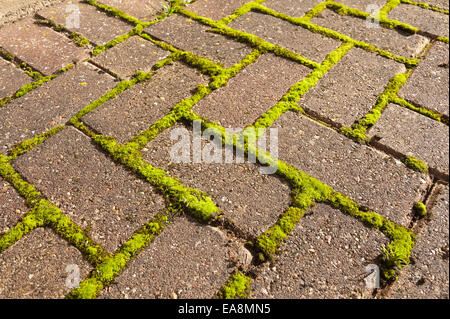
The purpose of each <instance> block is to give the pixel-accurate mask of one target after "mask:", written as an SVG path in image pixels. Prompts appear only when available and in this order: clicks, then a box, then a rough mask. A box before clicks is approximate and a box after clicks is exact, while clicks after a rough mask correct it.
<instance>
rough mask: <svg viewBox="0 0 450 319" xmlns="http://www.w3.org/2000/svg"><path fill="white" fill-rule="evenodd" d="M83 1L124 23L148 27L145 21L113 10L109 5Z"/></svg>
mask: <svg viewBox="0 0 450 319" xmlns="http://www.w3.org/2000/svg"><path fill="white" fill-rule="evenodd" d="M83 1H84V2H86V3H88V4H90V5H93V6H95V7H97V8H99V9H100V10H102V11H104V12H106V13H108V14H109V15H111V16H114V17H117V18H119V19H121V20H123V21H126V22H129V23H132V24H135V25H139V24H142V25H147V23H146V22H143V21H141V20H139V19H137V18H135V17H132V16H130V15H128V14H126V13H125V12H123V11H121V10H119V9H116V8H113V7H111V6H108V5H104V4H100V3H98V2H97V1H94V0H83Z"/></svg>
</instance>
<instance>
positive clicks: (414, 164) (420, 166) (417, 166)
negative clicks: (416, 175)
mask: <svg viewBox="0 0 450 319" xmlns="http://www.w3.org/2000/svg"><path fill="white" fill-rule="evenodd" d="M403 163H405V165H406V166H408V167H409V168H411V169H413V170H415V171H417V172H421V173H425V174H426V173H428V165H427V164H425V163H424V162H423V161H421V160H420V159H418V158H415V157H413V156H409V155H408V156H406V157H405V159H404V160H403Z"/></svg>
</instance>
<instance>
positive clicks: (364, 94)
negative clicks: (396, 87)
mask: <svg viewBox="0 0 450 319" xmlns="http://www.w3.org/2000/svg"><path fill="white" fill-rule="evenodd" d="M405 71H406V69H405V67H404V65H403V64H400V63H396V62H394V61H392V60H388V59H384V58H383V57H380V56H378V55H376V54H373V53H369V52H367V51H364V50H362V49H358V48H354V49H352V50H350V52H348V53H347V55H345V56H344V57H343V58H342V59H341V60H340V61H339V62H338V63H337V65H335V66H334V67H333V68H332V69H331V70H330V71H328V72H327V74H325V76H324V77H322V79H320V80H319V82H318V83H317V84H316V86H314V87H313V88H312V89H310V90H309V91H308V93H307V94H305V96H304V97H303V98H302V99H301V100H300V103H299V104H300V106H301V107H303V108H304V109H305V110H307V111H308V112H310V113H312V114H315V115H317V116H318V117H319V118H322V119H324V120H326V121H331V122H333V123H335V124H337V125H342V126H351V125H352V124H353V123H354V122H355V121H357V120H359V119H361V118H362V117H364V116H365V115H366V114H367V113H369V112H370V110H371V109H372V107H373V106H374V105H375V104H376V102H377V99H378V96H379V95H380V94H381V93H383V91H384V89H385V86H386V85H387V84H388V83H389V81H390V80H391V79H392V77H393V76H394V75H395V74H396V73H402V72H405Z"/></svg>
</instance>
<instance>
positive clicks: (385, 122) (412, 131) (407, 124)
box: [369, 104, 449, 175]
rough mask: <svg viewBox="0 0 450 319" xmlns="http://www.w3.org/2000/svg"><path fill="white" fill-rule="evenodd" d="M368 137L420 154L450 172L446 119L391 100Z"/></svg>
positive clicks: (436, 166)
mask: <svg viewBox="0 0 450 319" xmlns="http://www.w3.org/2000/svg"><path fill="white" fill-rule="evenodd" d="M369 137H370V138H373V137H375V139H376V141H377V142H376V143H377V144H379V145H382V146H384V147H388V149H392V150H394V151H395V152H398V153H400V154H403V155H412V156H414V157H417V158H419V159H421V160H422V161H424V162H425V163H427V164H428V166H429V167H430V168H434V169H437V170H438V171H439V172H441V173H444V174H446V175H448V165H449V149H448V145H449V132H448V126H447V125H445V124H443V123H440V122H438V121H435V120H432V119H430V118H428V117H425V116H423V115H420V114H419V113H415V112H413V111H410V110H408V109H406V108H403V107H400V106H397V105H395V104H389V105H388V107H387V108H386V110H385V111H384V112H383V114H382V116H381V118H380V120H379V121H378V123H377V124H376V125H375V126H374V127H372V128H371V130H370V132H369ZM378 139H380V140H378ZM430 142H431V143H430Z"/></svg>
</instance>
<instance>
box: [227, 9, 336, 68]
mask: <svg viewBox="0 0 450 319" xmlns="http://www.w3.org/2000/svg"><path fill="white" fill-rule="evenodd" d="M229 27H230V28H234V29H238V30H242V31H244V32H247V33H251V34H254V35H256V36H258V37H260V38H263V39H264V40H266V41H268V42H271V43H273V44H276V45H279V46H282V47H284V48H286V49H288V50H291V51H294V52H296V53H298V54H300V55H302V56H304V57H305V58H308V59H311V60H314V61H317V62H322V61H323V60H324V59H325V57H326V56H327V54H328V53H330V52H331V51H333V50H335V49H336V48H338V47H339V45H340V44H341V42H338V41H335V40H332V39H330V38H327V37H324V36H322V35H320V34H318V33H313V32H310V31H308V30H306V29H304V28H302V27H299V26H296V25H293V24H291V23H289V22H287V21H284V20H282V19H278V18H275V17H273V16H270V15H266V14H261V13H256V12H249V13H247V14H245V15H243V16H242V17H240V18H238V19H237V20H235V21H233V22H232V23H230V24H229Z"/></svg>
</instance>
